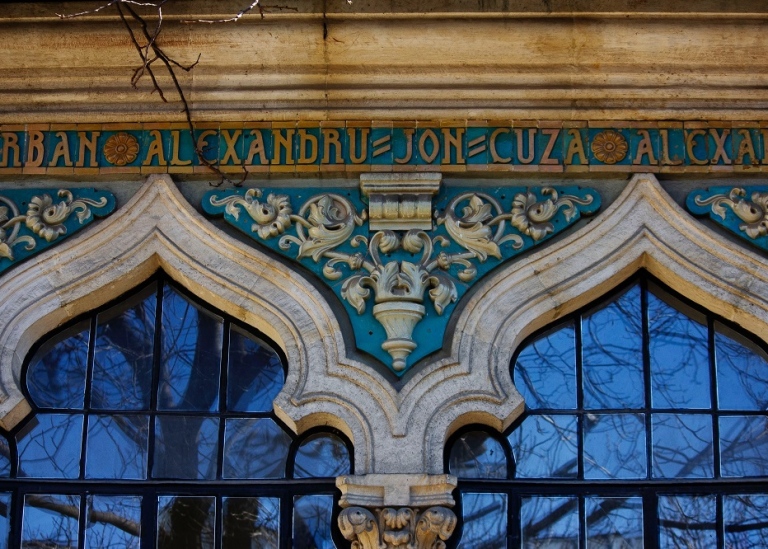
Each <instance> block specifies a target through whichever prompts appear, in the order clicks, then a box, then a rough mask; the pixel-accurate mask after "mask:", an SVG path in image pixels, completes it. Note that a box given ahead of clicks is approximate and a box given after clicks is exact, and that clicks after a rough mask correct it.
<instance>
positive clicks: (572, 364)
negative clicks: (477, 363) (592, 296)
mask: <svg viewBox="0 0 768 549" xmlns="http://www.w3.org/2000/svg"><path fill="white" fill-rule="evenodd" d="M574 334H575V331H574V328H573V323H570V324H569V325H566V326H563V327H561V328H559V329H557V330H555V331H554V332H552V333H550V334H548V335H546V336H544V337H542V338H541V339H539V340H537V341H536V342H534V343H533V344H531V345H529V346H528V347H526V348H525V349H523V351H522V352H521V353H520V355H519V356H518V357H517V364H515V372H514V373H515V387H517V390H518V391H520V394H521V395H522V396H523V398H524V399H525V404H526V406H527V407H528V408H530V409H538V408H556V409H563V408H565V409H573V408H575V407H576V343H575V335H574Z"/></svg>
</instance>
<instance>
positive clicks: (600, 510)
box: [585, 497, 644, 549]
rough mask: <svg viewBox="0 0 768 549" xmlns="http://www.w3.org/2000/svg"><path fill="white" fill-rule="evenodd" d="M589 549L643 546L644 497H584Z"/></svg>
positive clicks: (638, 547)
mask: <svg viewBox="0 0 768 549" xmlns="http://www.w3.org/2000/svg"><path fill="white" fill-rule="evenodd" d="M585 513H586V521H587V548H588V549H642V548H643V547H644V544H643V499H642V498H639V497H621V498H599V497H588V498H586V505H585Z"/></svg>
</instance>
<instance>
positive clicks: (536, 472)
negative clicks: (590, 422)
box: [509, 415, 579, 478]
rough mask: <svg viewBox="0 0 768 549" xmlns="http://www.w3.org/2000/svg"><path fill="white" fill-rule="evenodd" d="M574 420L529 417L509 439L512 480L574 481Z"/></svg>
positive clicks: (575, 449)
mask: <svg viewBox="0 0 768 549" xmlns="http://www.w3.org/2000/svg"><path fill="white" fill-rule="evenodd" d="M576 426H577V419H576V416H571V415H563V416H555V415H541V416H539V415H532V416H528V417H527V418H525V421H523V423H522V425H520V427H518V428H517V429H515V431H513V432H512V434H510V435H509V443H510V444H511V446H512V452H513V453H514V455H515V477H516V478H576V476H577V475H578V472H579V468H578V459H577V452H578V434H577V431H576V429H577V427H576Z"/></svg>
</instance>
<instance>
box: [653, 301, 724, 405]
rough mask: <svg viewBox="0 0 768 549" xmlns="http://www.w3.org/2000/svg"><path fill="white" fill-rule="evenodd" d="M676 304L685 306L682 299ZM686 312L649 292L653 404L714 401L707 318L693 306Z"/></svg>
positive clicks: (709, 403) (684, 403)
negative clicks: (693, 309)
mask: <svg viewBox="0 0 768 549" xmlns="http://www.w3.org/2000/svg"><path fill="white" fill-rule="evenodd" d="M664 295H666V294H664ZM667 298H668V299H670V300H671V299H672V298H671V297H669V296H667ZM676 306H677V307H680V308H683V305H682V304H681V303H676ZM686 313H687V314H684V313H683V312H681V311H680V310H678V309H677V308H675V307H673V306H671V305H669V304H668V303H666V302H665V301H662V299H660V298H659V297H657V296H656V295H654V294H653V293H651V292H648V331H649V335H650V343H649V345H650V347H649V351H650V355H651V389H652V391H651V400H652V402H653V407H654V408H709V407H710V405H711V398H710V392H709V352H708V350H707V349H708V345H707V326H706V320H705V319H702V318H701V315H700V314H698V313H696V312H694V311H692V310H687V311H686ZM692 317H693V318H692ZM694 318H696V319H698V321H697V320H694Z"/></svg>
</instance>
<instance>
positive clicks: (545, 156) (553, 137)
mask: <svg viewBox="0 0 768 549" xmlns="http://www.w3.org/2000/svg"><path fill="white" fill-rule="evenodd" d="M541 133H543V134H544V135H548V136H549V141H547V146H546V148H545V149H544V152H543V153H542V155H541V162H539V164H559V163H560V161H559V160H558V159H557V158H550V156H549V155H550V154H552V149H554V148H555V141H557V137H558V136H559V135H560V130H558V129H554V128H552V129H544V130H541Z"/></svg>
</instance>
